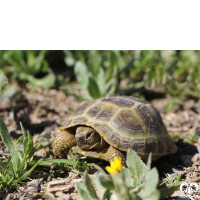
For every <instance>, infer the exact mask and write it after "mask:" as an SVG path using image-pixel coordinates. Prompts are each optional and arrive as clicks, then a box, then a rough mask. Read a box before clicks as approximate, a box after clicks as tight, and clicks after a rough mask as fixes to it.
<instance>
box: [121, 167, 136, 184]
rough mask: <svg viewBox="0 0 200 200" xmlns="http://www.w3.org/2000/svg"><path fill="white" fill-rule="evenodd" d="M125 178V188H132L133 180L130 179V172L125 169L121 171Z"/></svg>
mask: <svg viewBox="0 0 200 200" xmlns="http://www.w3.org/2000/svg"><path fill="white" fill-rule="evenodd" d="M122 170H123V172H124V176H125V184H126V186H127V187H133V185H134V184H133V178H132V177H131V174H130V171H129V169H127V168H123V169H122Z"/></svg>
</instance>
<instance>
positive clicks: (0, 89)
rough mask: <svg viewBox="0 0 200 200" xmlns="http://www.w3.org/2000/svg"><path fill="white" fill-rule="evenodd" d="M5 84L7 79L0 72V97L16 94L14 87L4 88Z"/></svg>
mask: <svg viewBox="0 0 200 200" xmlns="http://www.w3.org/2000/svg"><path fill="white" fill-rule="evenodd" d="M6 84H8V79H7V77H6V76H5V74H4V73H2V72H1V71H0V96H1V97H12V96H13V95H14V94H15V92H16V88H15V87H14V86H10V87H8V88H5V85H6Z"/></svg>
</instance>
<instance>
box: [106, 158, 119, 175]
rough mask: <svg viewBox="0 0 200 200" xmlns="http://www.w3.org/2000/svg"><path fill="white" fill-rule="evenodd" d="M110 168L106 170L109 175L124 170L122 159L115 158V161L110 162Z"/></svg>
mask: <svg viewBox="0 0 200 200" xmlns="http://www.w3.org/2000/svg"><path fill="white" fill-rule="evenodd" d="M110 165H111V167H110V166H106V170H107V172H108V173H109V174H115V173H117V172H119V171H121V170H122V159H121V158H120V157H119V158H117V157H114V160H113V161H111V162H110Z"/></svg>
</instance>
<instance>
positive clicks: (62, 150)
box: [53, 130, 76, 158]
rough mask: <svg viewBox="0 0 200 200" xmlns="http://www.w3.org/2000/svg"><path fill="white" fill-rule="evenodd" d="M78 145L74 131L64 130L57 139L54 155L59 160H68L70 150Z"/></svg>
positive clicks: (54, 145) (54, 144)
mask: <svg viewBox="0 0 200 200" xmlns="http://www.w3.org/2000/svg"><path fill="white" fill-rule="evenodd" d="M75 145H76V140H75V136H74V134H73V131H70V130H63V131H61V132H60V133H59V134H58V135H57V136H56V138H55V140H54V143H53V153H54V155H55V157H57V158H67V154H68V152H69V150H70V149H71V148H72V147H73V146H75Z"/></svg>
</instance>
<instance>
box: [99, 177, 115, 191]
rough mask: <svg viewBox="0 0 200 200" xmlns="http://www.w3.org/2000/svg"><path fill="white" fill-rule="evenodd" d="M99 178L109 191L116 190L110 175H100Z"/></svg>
mask: <svg viewBox="0 0 200 200" xmlns="http://www.w3.org/2000/svg"><path fill="white" fill-rule="evenodd" d="M97 177H98V178H99V182H100V183H101V185H102V186H103V187H104V188H106V189H108V190H114V184H113V179H112V177H111V176H109V175H103V174H101V173H100V174H98V175H97Z"/></svg>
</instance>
